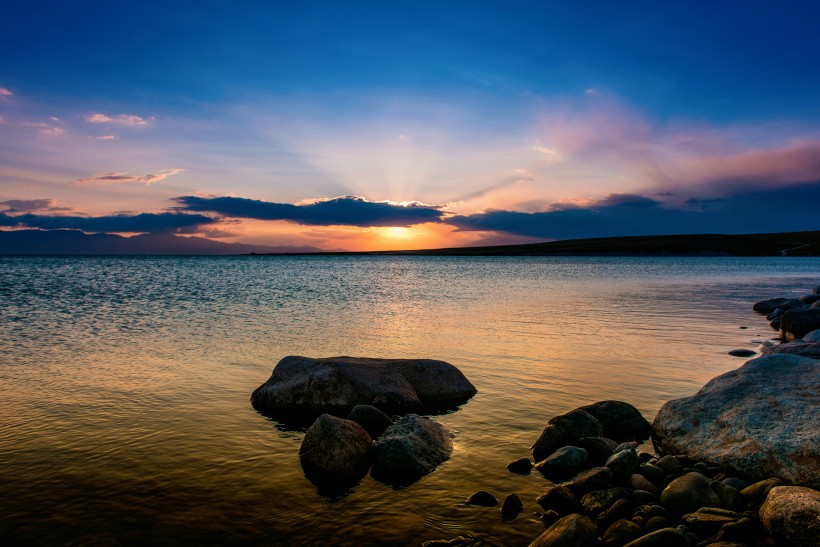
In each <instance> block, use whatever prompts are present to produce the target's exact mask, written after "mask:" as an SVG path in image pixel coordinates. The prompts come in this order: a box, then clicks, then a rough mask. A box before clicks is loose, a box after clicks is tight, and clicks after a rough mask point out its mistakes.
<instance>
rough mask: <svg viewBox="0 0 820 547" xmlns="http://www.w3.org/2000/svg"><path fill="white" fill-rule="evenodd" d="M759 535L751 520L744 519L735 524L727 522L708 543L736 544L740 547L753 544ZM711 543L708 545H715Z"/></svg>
mask: <svg viewBox="0 0 820 547" xmlns="http://www.w3.org/2000/svg"><path fill="white" fill-rule="evenodd" d="M759 535H761V534H759V533H758V531H757V526H755V523H754V522H752V519H750V518H748V517H744V518H742V519H740V520H738V521H735V522H727V523H726V524H724V525H723V526H721V527H720V530H718V532H717V534H715V535H714V536H713V537H712V538H711V539H710V540H709V541H713V542H715V543H721V542H738V543H740V544H741V545H743V544H746V543H752V542H754V540H755V538H756V537H757V536H759ZM715 543H711V544H710V545H715Z"/></svg>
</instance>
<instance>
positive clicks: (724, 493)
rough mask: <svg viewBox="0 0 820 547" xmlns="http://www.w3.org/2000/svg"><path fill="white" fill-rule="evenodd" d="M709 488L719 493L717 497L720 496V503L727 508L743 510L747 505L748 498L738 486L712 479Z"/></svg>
mask: <svg viewBox="0 0 820 547" xmlns="http://www.w3.org/2000/svg"><path fill="white" fill-rule="evenodd" d="M709 488H711V489H712V491H713V492H714V493H715V494H717V497H718V498H720V504H721V505H722V506H723V507H725V508H727V509H731V510H733V511H741V510H743V508H744V507H745V505H746V498H744V497H743V496H742V495H741V494H740V492H739V491H738V490H737V489H736V488H733V487H731V486H729V485H728V484H725V483H723V482H720V481H712V482H711V483H709Z"/></svg>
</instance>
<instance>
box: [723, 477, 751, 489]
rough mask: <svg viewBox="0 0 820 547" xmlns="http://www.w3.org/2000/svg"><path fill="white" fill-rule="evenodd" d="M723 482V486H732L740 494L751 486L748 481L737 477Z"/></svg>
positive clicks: (728, 478)
mask: <svg viewBox="0 0 820 547" xmlns="http://www.w3.org/2000/svg"><path fill="white" fill-rule="evenodd" d="M721 482H722V483H723V484H726V485H728V486H731V487H732V488H734V489H735V490H737V491H738V492H740V491H741V490H743V489H744V488H746V487H747V486H749V484H748V483H747V482H746V481H744V480H741V479H738V478H737V477H727V478H725V479H723V480H722V481H721Z"/></svg>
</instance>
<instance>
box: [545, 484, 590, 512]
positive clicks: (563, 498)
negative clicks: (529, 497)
mask: <svg viewBox="0 0 820 547" xmlns="http://www.w3.org/2000/svg"><path fill="white" fill-rule="evenodd" d="M535 501H537V502H538V505H540V506H541V507H543V508H544V509H545V510H547V511H555V512H556V513H558V514H559V515H568V514H570V513H580V512H581V511H582V510H583V506H582V505H581V503H580V502H579V501H578V498H577V497H576V496H575V494H573V493H572V490H570V489H569V488H567V487H566V486H553V487H552V488H550V489H548V490H547V491H546V492H544V493H543V494H541V495H540V496H538V499H537V500H535Z"/></svg>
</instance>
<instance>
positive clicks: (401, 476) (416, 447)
mask: <svg viewBox="0 0 820 547" xmlns="http://www.w3.org/2000/svg"><path fill="white" fill-rule="evenodd" d="M452 451H453V440H452V438H451V435H450V432H449V431H447V429H446V428H445V427H444V426H443V425H441V424H439V423H437V422H434V421H433V420H431V419H430V418H426V417H422V416H418V415H416V414H407V415H405V416H404V417H403V418H401V419H400V420H399V421H397V422H396V423H394V424H393V425H391V426H390V427H388V428H387V430H386V431H385V432H384V433H383V434H382V436H381V437H379V438H378V439H376V440H375V441H374V442H373V447H372V450H371V453H372V454H373V469H372V471H371V473H372V475H373V478H375V479H376V480H381V481H383V482H386V483H388V484H408V483H410V482H413V481H415V480H417V479H419V478H421V477H422V476H424V475H426V474H428V473H430V472H432V471H433V470H434V469H435V468H436V467H437V466H438V465H439V464H440V463H442V462H443V461H445V460H447V459H449V458H450V453H451V452H452Z"/></svg>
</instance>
